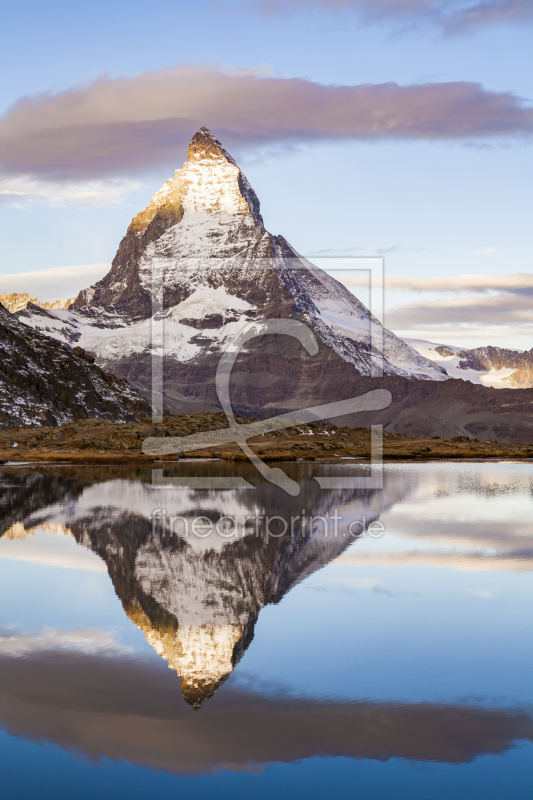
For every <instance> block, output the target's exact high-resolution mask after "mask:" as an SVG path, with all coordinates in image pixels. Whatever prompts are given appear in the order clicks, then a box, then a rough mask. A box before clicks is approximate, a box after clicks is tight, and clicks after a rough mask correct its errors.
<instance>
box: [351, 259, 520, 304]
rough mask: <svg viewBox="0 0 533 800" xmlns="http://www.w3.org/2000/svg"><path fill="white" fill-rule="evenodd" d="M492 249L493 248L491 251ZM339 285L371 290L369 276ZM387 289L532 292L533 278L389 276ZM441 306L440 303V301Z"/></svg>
mask: <svg viewBox="0 0 533 800" xmlns="http://www.w3.org/2000/svg"><path fill="white" fill-rule="evenodd" d="M489 249H492V248H489ZM337 280H338V281H340V283H343V284H344V285H345V286H350V287H358V286H359V287H366V286H368V276H365V275H361V276H358V275H357V276H353V277H352V276H343V277H339V278H337ZM385 289H388V290H389V291H401V292H457V293H460V292H463V293H477V294H479V293H489V292H509V293H513V292H517V293H518V292H532V291H533V275H531V274H529V273H525V272H518V273H516V274H514V275H468V274H467V275H455V276H453V277H450V278H448V277H435V278H408V277H405V276H398V277H394V276H387V277H386V278H385ZM439 302H440V301H439Z"/></svg>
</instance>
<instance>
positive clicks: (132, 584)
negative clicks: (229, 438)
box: [3, 464, 409, 708]
mask: <svg viewBox="0 0 533 800" xmlns="http://www.w3.org/2000/svg"><path fill="white" fill-rule="evenodd" d="M187 466H188V467H189V470H188V474H191V473H193V474H195V475H201V474H202V473H204V474H207V470H209V474H210V475H212V474H213V466H214V465H213V464H210V465H209V466H208V465H206V464H196V465H190V464H188V465H187ZM217 468H218V470H219V471H220V472H222V473H223V471H224V470H227V469H228V468H227V466H226V465H224V464H220V465H217ZM174 470H175V471H176V468H174ZM231 471H232V473H234V471H235V468H234V467H232V468H231ZM134 472H135V473H137V474H135V475H132V474H129V475H128V471H127V470H120V469H108V470H107V471H105V470H101V469H99V470H98V471H96V470H82V469H76V468H67V469H64V470H62V471H58V470H50V471H47V472H45V473H44V474H32V475H30V476H23V475H19V474H13V475H11V476H10V482H11V487H10V488H9V489H8V490H6V491H7V494H6V502H5V503H4V507H5V508H7V510H8V514H7V521H8V522H10V523H11V524H8V525H7V527H6V526H5V523H4V531H3V535H4V537H7V538H19V539H20V538H24V537H26V536H29V535H31V534H32V532H33V531H35V530H39V529H41V530H42V529H43V528H44V529H47V530H49V531H51V532H54V533H62V534H66V535H69V536H72V537H74V539H75V540H76V542H78V544H80V545H83V546H85V547H87V548H89V549H91V550H92V551H93V552H94V553H97V554H98V555H99V556H100V557H101V558H102V559H103V561H104V562H105V564H106V565H107V569H108V572H109V575H110V577H111V580H112V582H113V586H114V588H115V591H116V593H117V595H118V597H119V598H120V600H121V602H122V606H123V608H124V611H125V612H126V614H127V615H128V617H129V618H130V619H131V620H132V622H133V623H134V624H135V625H137V627H139V628H140V629H141V630H142V631H143V633H144V635H145V636H146V639H147V641H148V642H149V643H150V645H152V647H153V648H154V649H155V650H156V651H157V653H159V655H160V656H162V658H164V659H165V660H166V661H167V662H168V665H169V667H170V668H171V669H173V670H174V671H175V672H176V673H177V674H178V675H179V676H181V688H182V692H183V696H184V698H185V700H186V701H187V702H188V703H189V704H190V705H191V706H193V707H194V708H199V707H200V706H201V705H202V704H203V703H204V702H205V700H206V699H207V698H209V697H211V696H212V695H213V693H214V692H215V690H216V689H217V688H218V687H219V686H220V685H221V684H222V683H223V682H224V681H225V680H226V678H227V677H228V675H229V674H230V673H231V671H232V670H233V668H234V667H235V665H236V664H237V663H238V661H239V660H240V659H241V658H242V656H243V654H244V652H245V651H246V649H247V648H248V646H249V645H250V642H251V641H252V638H253V634H254V626H255V623H256V621H257V618H258V614H259V612H260V610H261V609H262V608H263V607H264V606H265V605H267V604H268V603H278V602H279V601H280V600H281V599H282V597H283V596H284V595H285V594H286V593H287V592H288V591H289V590H290V589H291V588H292V587H293V586H294V585H296V584H297V583H298V582H299V581H301V580H302V579H303V578H305V577H306V576H308V575H310V574H311V573H313V572H314V571H315V570H317V569H320V568H321V567H323V566H325V565H326V564H328V563H329V562H330V561H331V560H332V559H334V558H336V557H337V556H338V555H339V554H340V553H342V552H343V551H344V550H345V549H346V548H347V547H348V546H349V545H350V544H351V543H352V542H353V541H354V536H353V535H352V534H350V524H352V523H353V522H357V521H361V520H363V519H364V520H365V522H366V524H367V525H368V524H370V523H371V522H372V521H373V520H375V519H376V518H377V517H378V516H379V514H380V513H382V512H383V511H384V510H385V509H386V508H388V507H389V506H390V505H392V504H393V503H394V502H395V501H397V500H399V499H400V498H401V497H402V496H404V495H405V494H406V493H407V492H408V491H409V481H408V480H407V481H400V482H398V480H394V481H389V482H387V481H386V485H385V487H384V490H383V491H378V490H370V491H368V492H363V491H354V490H336V491H323V490H321V489H320V487H319V486H318V484H317V483H316V481H314V480H312V478H311V476H310V474H309V468H305V467H303V466H299V467H298V468H297V469H296V468H295V469H293V472H297V473H298V477H299V480H300V483H301V494H300V496H299V497H291V496H290V495H288V494H286V493H285V492H284V491H282V490H280V489H278V488H277V487H275V486H273V485H272V484H270V483H263V482H261V483H259V484H258V485H257V487H256V488H255V489H237V490H231V491H223V492H220V491H212V492H211V491H192V490H190V489H176V488H174V487H170V488H167V487H158V486H154V485H152V483H151V478H152V475H151V471H150V470H146V469H145V470H142V469H140V470H135V471H134ZM239 474H241V475H243V476H245V477H246V479H248V480H249V481H253V480H254V471H253V468H251V469H250V468H248V467H247V466H245V465H239ZM162 510H164V513H162ZM28 511H29V513H28ZM154 512H157V516H154ZM176 517H179V518H180V519H177V520H176V519H175V518H176ZM222 517H229V518H230V520H238V521H239V527H238V529H237V530H236V531H235V536H234V537H230V536H229V535H228V534H225V533H224V528H223V527H220V526H219V527H220V530H222V532H223V534H224V535H220V534H219V533H218V532H217V531H216V530H213V531H212V533H211V535H209V536H208V537H207V538H201V537H199V536H196V535H195V534H194V533H193V532H192V531H191V530H189V531H188V535H185V525H186V524H187V522H188V521H189V520H190V521H191V522H192V521H193V520H194V519H198V518H205V519H207V520H210V521H211V522H212V523H217V522H218V521H219V520H221V518H222ZM267 517H270V518H274V517H276V518H277V519H276V520H273V521H272V522H271V523H269V524H268V531H270V533H271V534H273V535H268V533H267V530H266V525H267V523H266V518H267ZM333 517H335V519H336V520H337V521H336V522H334V521H333ZM291 518H292V533H291ZM312 518H313V520H314V524H311V519H312ZM173 519H175V521H174V522H172V520H173ZM284 520H286V521H287V524H288V529H287V532H286V534H284V535H280V534H281V533H282V532H283V528H284V527H285V523H284V522H283V521H284ZM276 525H277V529H276ZM171 528H172V529H171ZM197 530H199V531H200V530H202V529H200V528H197ZM354 531H357V532H359V531H360V526H357V525H356V526H355V528H354V527H352V532H354ZM230 533H231V529H230Z"/></svg>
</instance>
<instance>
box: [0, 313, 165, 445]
mask: <svg viewBox="0 0 533 800" xmlns="http://www.w3.org/2000/svg"><path fill="white" fill-rule="evenodd" d="M92 361H93V359H92V358H90V357H89V358H87V355H86V353H84V352H83V350H76V349H75V350H74V351H73V352H71V351H70V350H69V349H68V348H66V347H63V346H61V345H60V344H59V343H58V342H57V341H55V340H54V339H52V338H49V337H48V336H44V335H43V334H42V332H41V331H38V330H33V329H32V328H29V327H28V326H26V325H22V324H21V322H20V321H19V320H18V319H17V318H16V317H15V316H14V315H13V314H10V313H9V311H8V310H7V309H6V308H4V306H3V305H1V304H0V428H2V429H4V430H10V429H12V428H16V427H40V426H43V425H62V424H65V423H67V422H72V421H73V420H75V419H83V418H87V417H105V418H106V419H113V420H116V421H117V422H131V421H133V420H135V419H139V418H140V417H142V416H145V415H147V414H149V413H150V407H149V405H148V404H147V403H146V401H145V400H143V399H142V398H141V397H139V395H138V394H137V392H135V390H134V389H132V387H131V386H129V385H128V384H126V383H125V382H124V381H122V380H118V379H116V378H115V377H114V376H112V375H109V374H107V373H105V372H103V371H102V370H101V369H100V368H99V367H97V366H96V365H95V364H93V363H92Z"/></svg>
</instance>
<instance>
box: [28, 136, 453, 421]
mask: <svg viewBox="0 0 533 800" xmlns="http://www.w3.org/2000/svg"><path fill="white" fill-rule="evenodd" d="M156 298H157V302H155V300H156ZM160 300H162V308H161V307H160ZM19 315H20V319H21V321H23V322H25V323H27V324H29V325H32V326H34V327H37V328H40V329H41V330H43V331H44V332H46V333H47V334H48V335H49V336H54V337H56V338H58V339H61V340H62V341H64V342H66V343H67V344H70V345H71V346H72V345H73V344H78V345H81V346H82V347H83V348H84V349H85V350H86V351H87V352H89V353H91V354H92V355H93V356H94V357H95V358H96V363H97V364H98V365H100V366H101V367H103V368H104V369H107V370H109V371H110V372H112V373H114V374H115V375H117V376H119V377H121V378H126V379H127V380H129V381H130V382H131V383H132V384H134V385H135V386H136V387H137V388H138V389H139V391H141V392H143V393H144V394H145V395H146V396H147V397H148V396H149V393H150V387H151V375H152V369H151V367H152V352H153V351H152V338H151V330H152V328H151V320H152V317H154V315H157V318H158V319H161V315H162V317H163V328H164V401H165V405H166V407H167V408H168V409H169V410H171V411H177V412H180V411H192V410H196V409H200V408H206V409H214V408H219V402H218V398H217V395H216V392H215V384H214V376H215V373H216V367H217V364H218V362H219V360H220V356H221V354H222V352H223V351H224V350H225V349H226V348H227V347H228V346H229V345H231V343H232V342H233V341H234V340H235V337H236V336H238V335H239V333H240V332H241V331H242V330H243V329H244V328H245V327H246V326H247V325H250V323H253V322H261V321H263V320H267V319H273V318H274V319H280V318H283V319H289V318H292V319H296V320H298V321H300V322H303V323H304V324H306V325H307V326H308V327H309V328H311V330H312V332H313V334H314V336H315V338H316V340H317V343H318V353H317V354H316V355H314V356H311V355H309V354H308V353H306V352H305V351H303V350H302V347H301V345H300V343H299V342H298V341H296V340H294V339H292V338H291V337H289V336H277V337H272V336H270V337H268V336H263V337H261V338H259V339H257V340H255V341H254V342H252V343H250V344H248V345H247V348H246V350H245V351H244V352H243V353H241V355H240V356H239V359H238V361H237V364H236V365H235V368H234V372H235V373H236V374H235V376H234V380H233V384H234V385H232V401H233V406H234V408H235V409H236V410H237V409H238V410H240V411H241V413H252V414H255V415H258V416H261V415H268V414H271V413H272V412H274V411H282V410H285V409H287V408H291V409H295V408H303V407H306V406H309V405H311V404H313V403H316V404H318V403H321V402H329V401H331V400H334V399H335V400H338V399H342V398H343V397H345V396H350V385H349V384H350V383H351V382H353V381H354V380H356V379H357V378H360V377H361V376H372V375H375V374H383V375H385V376H387V375H389V376H394V375H396V376H402V377H404V378H411V379H415V380H433V381H435V380H437V381H439V380H444V379H446V378H447V375H446V373H445V371H444V370H443V369H442V367H438V366H437V365H436V364H434V363H433V362H432V361H430V360H429V359H428V358H425V357H424V356H422V355H420V354H419V353H417V352H416V351H415V350H413V349H412V348H411V347H409V345H407V344H406V343H405V342H403V341H402V340H400V339H399V338H398V337H396V336H395V335H394V334H393V333H392V332H390V331H388V330H386V329H383V336H382V337H381V336H379V337H378V341H379V342H381V341H382V343H383V344H382V346H379V347H376V343H375V340H373V339H371V325H373V327H374V330H376V327H377V328H379V330H382V329H381V326H380V325H379V323H378V321H377V320H376V319H375V318H373V317H372V315H371V313H370V312H369V311H368V309H367V308H366V307H365V306H364V305H363V304H362V303H361V302H360V301H359V300H358V299H357V298H356V297H355V296H354V295H353V294H352V293H351V292H350V291H349V290H348V289H347V288H346V287H344V286H343V285H342V284H340V283H339V282H338V281H336V280H335V279H334V278H332V277H331V276H330V275H328V274H327V273H326V272H324V271H323V270H321V269H319V268H318V267H317V266H315V265H314V264H313V263H311V262H310V261H308V260H307V259H305V258H303V257H301V256H300V255H299V254H298V253H297V251H296V250H295V249H294V248H293V247H291V245H290V244H289V243H288V242H287V241H286V240H285V239H284V238H283V237H282V236H274V235H272V234H270V233H269V232H268V231H267V230H266V229H265V227H264V225H263V219H262V217H261V214H260V207H259V200H258V198H257V196H256V194H255V192H254V190H253V189H252V187H251V186H250V184H249V182H248V180H247V179H246V177H245V175H244V174H243V173H242V171H241V170H240V169H239V167H238V165H237V164H236V162H235V161H234V159H233V158H232V157H231V156H230V155H229V153H228V152H226V150H225V149H224V148H223V146H222V144H221V143H220V142H219V141H218V140H217V139H216V138H215V137H214V136H213V134H212V133H211V132H210V131H209V130H207V129H206V128H201V129H200V130H199V131H198V133H196V134H195V135H194V136H193V138H192V140H191V143H190V145H189V152H188V160H187V162H186V163H185V164H184V166H183V167H182V169H179V170H176V172H175V175H174V177H173V178H171V179H170V180H168V181H167V182H166V183H165V184H164V185H163V186H162V187H161V189H159V191H158V192H156V193H155V195H154V196H153V197H152V199H151V201H150V203H149V204H148V205H147V207H146V208H145V209H144V210H143V211H141V212H140V213H139V214H137V216H136V217H134V219H133V220H132V222H131V224H130V226H129V228H128V231H127V233H126V235H125V237H124V238H123V240H122V241H121V243H120V246H119V248H118V251H117V254H116V256H115V258H114V260H113V263H112V266H111V269H110V271H109V273H108V274H107V275H106V277H105V278H103V279H102V280H101V281H99V282H98V283H96V284H94V286H91V287H89V288H88V289H85V290H83V291H82V292H81V293H80V294H79V296H78V298H77V299H76V301H75V302H74V303H73V304H72V305H71V307H70V309H69V310H61V309H59V310H53V311H51V310H48V311H46V312H43V311H42V310H41V309H39V308H37V307H36V306H34V305H30V306H28V308H27V309H25V310H24V311H21V312H19ZM351 388H352V389H353V388H354V387H351ZM352 393H353V392H352Z"/></svg>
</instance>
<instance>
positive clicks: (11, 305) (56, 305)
mask: <svg viewBox="0 0 533 800" xmlns="http://www.w3.org/2000/svg"><path fill="white" fill-rule="evenodd" d="M75 299H76V298H75V297H69V298H68V299H67V300H54V301H53V302H52V303H49V302H46V303H42V302H41V301H40V300H39V299H38V298H37V297H34V296H33V295H29V294H27V293H26V292H22V293H20V294H19V293H18V292H13V293H12V294H0V304H2V305H3V306H4V307H5V308H7V310H8V311H11V313H12V314H15V313H16V312H17V311H22V309H24V308H26V306H27V305H28V303H33V305H35V306H40V308H47V309H64V308H68V307H69V306H70V305H72V303H73V302H74V300H75Z"/></svg>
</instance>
